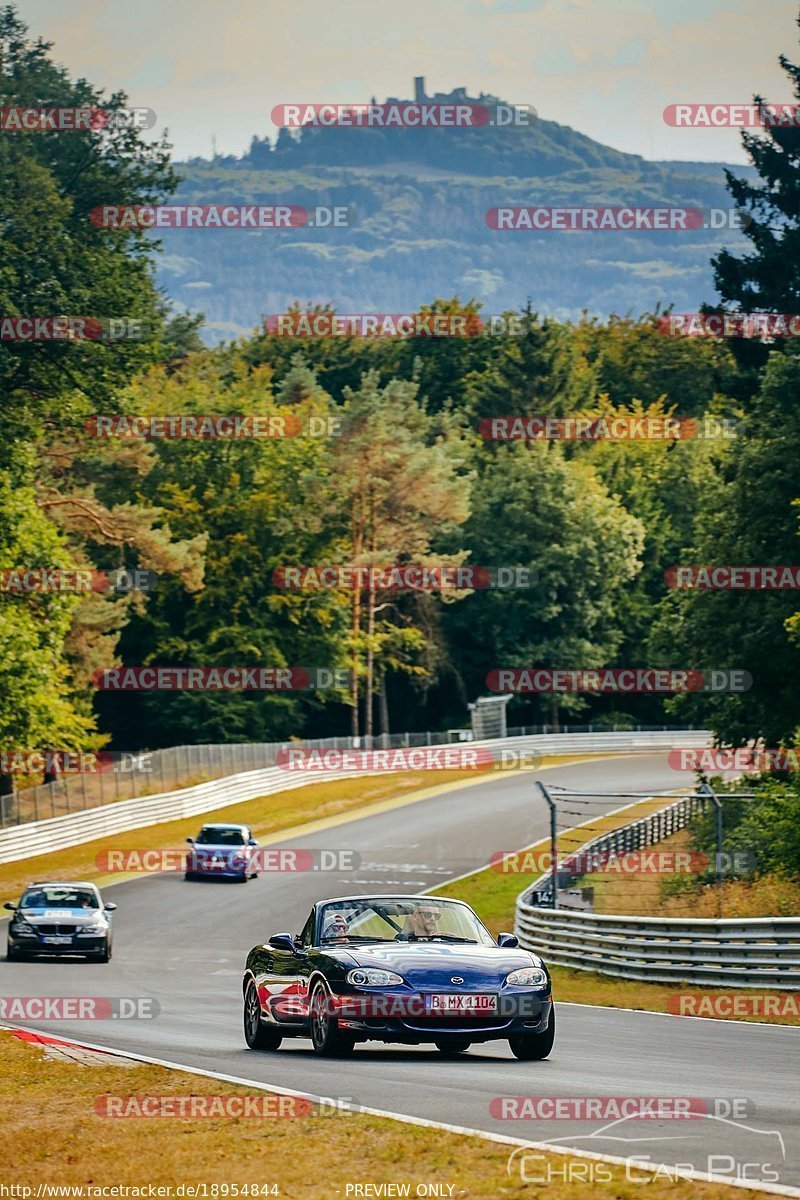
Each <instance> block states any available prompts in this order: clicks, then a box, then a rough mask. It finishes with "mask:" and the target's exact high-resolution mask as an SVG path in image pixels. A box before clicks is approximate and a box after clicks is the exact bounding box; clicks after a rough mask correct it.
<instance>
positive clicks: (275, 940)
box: [269, 933, 295, 952]
mask: <svg viewBox="0 0 800 1200" xmlns="http://www.w3.org/2000/svg"><path fill="white" fill-rule="evenodd" d="M269 945H270V946H272V949H273V950H291V951H292V952H294V949H295V944H294V938H293V937H292V935H291V934H290V933H273V935H272V937H271V938H270V939H269Z"/></svg>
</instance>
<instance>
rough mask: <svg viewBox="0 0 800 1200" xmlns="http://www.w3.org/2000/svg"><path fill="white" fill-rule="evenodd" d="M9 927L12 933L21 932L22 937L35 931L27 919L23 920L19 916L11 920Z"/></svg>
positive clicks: (30, 935)
mask: <svg viewBox="0 0 800 1200" xmlns="http://www.w3.org/2000/svg"><path fill="white" fill-rule="evenodd" d="M11 929H12V931H13V932H14V933H21V934H22V936H23V937H32V936H33V935H34V934H35V933H36V930H35V929H34V928H33V926H32V925H29V924H28V922H27V921H23V920H21V919H19V918H18V919H17V920H16V921H14V922H12V925H11Z"/></svg>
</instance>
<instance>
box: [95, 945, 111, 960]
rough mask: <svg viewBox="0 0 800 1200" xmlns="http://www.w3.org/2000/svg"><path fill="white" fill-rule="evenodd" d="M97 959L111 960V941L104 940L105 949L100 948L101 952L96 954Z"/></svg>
mask: <svg viewBox="0 0 800 1200" xmlns="http://www.w3.org/2000/svg"><path fill="white" fill-rule="evenodd" d="M97 961H98V962H102V963H106V962H110V961H111V943H110V942H106V944H105V949H104V950H102V951H101V953H100V954H98V956H97Z"/></svg>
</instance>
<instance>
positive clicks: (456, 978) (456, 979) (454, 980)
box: [450, 975, 464, 983]
mask: <svg viewBox="0 0 800 1200" xmlns="http://www.w3.org/2000/svg"><path fill="white" fill-rule="evenodd" d="M450 982H451V983H463V982H464V980H463V979H462V978H461V976H460V975H451V976H450Z"/></svg>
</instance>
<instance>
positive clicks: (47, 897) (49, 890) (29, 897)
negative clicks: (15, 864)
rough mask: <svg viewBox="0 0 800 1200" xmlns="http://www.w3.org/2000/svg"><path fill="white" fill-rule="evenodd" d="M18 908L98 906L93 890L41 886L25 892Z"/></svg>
mask: <svg viewBox="0 0 800 1200" xmlns="http://www.w3.org/2000/svg"><path fill="white" fill-rule="evenodd" d="M19 906H20V908H99V907H100V901H99V900H98V899H97V896H96V895H95V894H94V892H90V891H88V890H85V889H84V888H71V887H41V888H32V889H31V890H30V891H28V892H26V893H25V895H24V896H23V897H22V900H21V901H20V905H19Z"/></svg>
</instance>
